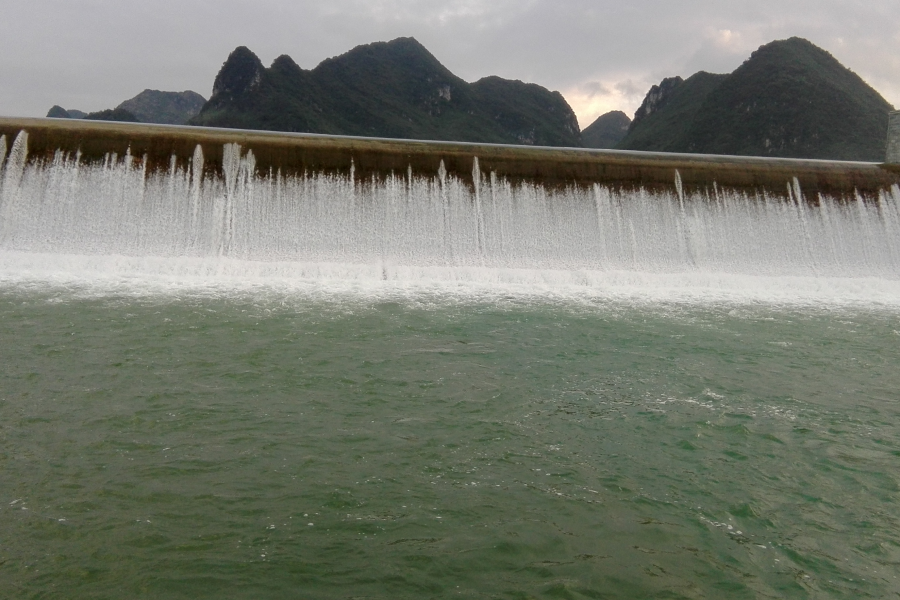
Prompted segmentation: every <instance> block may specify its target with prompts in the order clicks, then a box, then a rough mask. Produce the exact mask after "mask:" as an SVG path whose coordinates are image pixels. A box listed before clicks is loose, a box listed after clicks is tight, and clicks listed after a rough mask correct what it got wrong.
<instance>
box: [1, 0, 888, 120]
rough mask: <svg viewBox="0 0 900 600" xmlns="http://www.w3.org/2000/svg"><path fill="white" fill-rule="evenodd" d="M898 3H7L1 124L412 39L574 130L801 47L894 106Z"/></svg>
mask: <svg viewBox="0 0 900 600" xmlns="http://www.w3.org/2000/svg"><path fill="white" fill-rule="evenodd" d="M896 2H897V0H870V1H869V2H866V3H859V2H855V1H854V2H851V1H845V0H815V1H814V0H793V1H791V0H787V1H786V0H779V1H776V0H757V2H754V3H745V2H742V3H738V2H733V1H728V0H686V1H685V2H679V3H673V2H666V1H663V0H645V1H643V2H631V3H623V2H621V1H620V0H616V1H612V0H492V1H486V0H457V1H453V0H329V1H328V2H318V1H313V0H254V1H250V0H144V1H142V2H139V3H138V2H121V1H119V0H80V1H78V2H72V1H71V0H65V1H63V0H7V1H6V2H5V3H4V11H3V12H4V18H3V19H2V20H0V82H2V85H0V114H7V115H33V116H40V115H43V114H46V111H47V110H48V109H49V108H50V106H52V105H53V104H62V105H63V106H65V107H67V108H80V109H82V110H99V109H103V108H109V107H112V106H115V105H116V104H118V103H119V102H121V101H122V100H124V99H126V98H129V97H131V96H134V95H135V94H137V93H138V92H140V91H141V90H143V89H144V88H147V87H150V88H157V89H166V90H184V89H193V90H196V91H198V92H200V93H201V94H204V95H208V94H209V93H210V88H211V87H212V81H213V79H214V77H215V75H216V73H217V72H218V69H219V67H220V66H221V64H222V62H223V61H224V60H225V58H226V57H227V56H228V53H229V52H230V51H231V50H233V49H234V47H236V46H238V45H247V46H249V47H250V48H251V49H253V50H254V51H255V52H256V53H257V54H258V55H259V56H260V58H261V59H262V60H263V62H266V63H268V62H271V60H273V59H274V58H275V57H276V56H278V55H280V54H289V55H291V56H292V57H293V58H294V59H295V60H296V61H297V62H298V64H300V65H301V66H303V67H305V68H312V67H314V66H315V65H317V64H318V63H319V62H321V61H322V60H323V59H325V58H328V57H330V56H335V55H338V54H341V53H343V52H346V51H347V50H349V49H350V48H352V47H354V46H356V45H359V44H365V43H369V42H373V41H379V40H389V39H393V38H395V37H399V36H414V37H416V38H417V39H418V40H419V41H420V42H422V43H423V44H424V45H425V46H426V47H427V48H428V49H429V50H431V52H432V53H433V54H434V55H435V56H436V57H437V58H438V59H439V60H440V61H441V62H443V63H444V64H445V65H446V66H447V67H448V68H449V69H450V70H451V71H453V72H454V73H456V74H458V75H460V76H461V77H463V78H464V79H467V80H469V81H473V80H476V79H479V78H481V77H484V76H487V75H500V76H501V77H507V78H511V79H521V80H524V81H532V82H535V83H539V84H541V85H544V86H546V87H548V88H550V89H555V90H559V91H561V92H562V93H563V94H564V95H565V96H566V98H567V99H568V100H569V103H570V104H571V105H572V106H573V108H575V110H576V112H577V114H578V116H579V119H580V121H581V122H582V124H583V125H584V124H586V123H585V122H586V121H587V122H590V121H591V120H593V118H594V117H595V116H596V114H598V113H597V111H606V110H612V109H621V110H624V111H625V112H626V113H629V114H631V113H633V112H634V110H635V109H636V108H637V107H638V106H639V105H640V102H641V100H642V99H643V95H644V94H645V93H646V91H647V89H648V88H649V87H650V85H652V84H654V83H658V82H659V81H660V80H661V79H662V78H663V77H668V76H672V75H681V76H682V77H687V76H690V75H691V74H693V73H694V72H696V71H698V70H707V71H713V72H727V71H731V70H733V69H734V68H735V67H737V66H738V65H740V63H741V62H742V61H743V60H744V59H746V58H747V56H749V54H750V52H752V51H753V50H754V49H756V48H757V47H758V46H760V45H762V44H764V43H767V42H769V41H772V40H773V39H782V38H785V37H790V36H792V35H798V36H801V37H806V38H807V39H809V40H811V41H812V42H813V43H815V44H817V45H819V46H821V47H823V48H825V49H826V50H828V51H830V52H831V53H832V54H834V55H835V57H836V58H837V59H838V60H840V61H841V62H842V63H844V64H845V65H847V66H848V67H850V68H851V69H853V70H854V71H856V72H857V73H858V74H860V76H862V77H863V78H864V79H865V80H866V81H868V82H869V83H870V84H871V85H873V86H874V87H875V88H876V89H877V90H879V91H880V92H881V93H882V94H883V95H884V96H885V97H886V98H887V99H888V100H889V101H890V102H892V103H893V104H895V105H900V30H898V26H897V22H898V21H897V18H896V12H897V11H896V8H897V5H896Z"/></svg>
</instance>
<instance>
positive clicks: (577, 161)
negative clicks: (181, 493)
mask: <svg viewBox="0 0 900 600" xmlns="http://www.w3.org/2000/svg"><path fill="white" fill-rule="evenodd" d="M22 130H25V131H27V132H28V134H29V139H28V151H29V157H30V158H31V160H35V159H46V158H50V157H52V156H53V155H54V153H55V152H56V151H57V150H62V151H64V152H68V153H72V154H74V153H75V152H78V151H80V152H81V156H82V161H85V162H92V161H100V160H103V159H104V157H105V156H106V155H107V154H111V153H116V154H118V155H119V156H120V157H121V156H123V155H125V153H126V152H127V151H129V149H130V152H131V154H132V155H133V156H135V157H138V158H140V157H144V156H146V157H147V160H148V163H149V164H148V166H149V167H150V168H151V169H167V168H168V167H169V164H170V160H171V157H172V156H176V157H177V160H178V161H179V163H180V164H183V165H186V164H187V163H188V162H189V161H190V160H191V157H192V156H193V154H194V150H195V148H196V147H197V145H200V146H201V147H202V148H203V153H204V157H205V159H206V165H207V168H209V169H219V168H220V165H221V161H222V155H223V146H224V145H225V144H229V143H237V144H240V145H241V146H242V147H243V149H244V150H245V151H246V150H252V151H253V154H254V156H255V157H256V165H257V170H258V172H260V173H263V174H264V173H267V172H269V170H270V169H271V170H272V172H277V171H278V170H280V171H281V172H282V173H283V174H285V175H289V174H298V173H304V172H341V173H346V172H349V170H350V167H351V164H352V165H353V166H354V169H355V173H356V176H357V177H358V178H361V179H368V178H371V177H372V176H375V177H377V178H383V177H386V176H389V175H390V174H391V173H394V174H396V175H398V176H399V175H405V174H406V173H407V170H408V169H409V168H411V169H412V171H413V173H415V174H416V175H425V176H434V175H436V174H437V172H438V169H439V166H440V164H441V162H442V161H443V163H444V165H445V168H446V169H447V172H448V173H449V174H451V175H455V176H457V177H459V178H461V179H464V180H468V181H471V180H472V169H473V164H474V159H475V158H476V157H477V158H478V161H479V163H480V168H481V171H482V172H483V173H484V174H485V176H488V175H489V174H490V173H491V172H493V173H495V174H496V175H497V176H498V177H500V178H505V179H507V180H510V181H512V182H531V183H534V184H537V185H544V186H551V187H553V186H570V185H592V184H595V183H596V184H601V185H606V186H610V187H614V188H623V189H635V188H646V189H651V190H653V189H673V187H674V181H675V172H676V171H678V173H679V175H680V177H681V180H682V182H683V186H684V189H685V190H686V191H694V190H710V191H711V190H712V188H713V184H714V183H715V184H716V185H718V187H719V188H723V189H734V190H739V191H744V192H747V193H759V192H767V193H770V194H776V195H779V196H782V195H785V192H786V189H787V186H788V185H789V184H790V183H791V182H792V181H793V179H794V178H796V179H797V180H798V182H799V184H800V187H801V189H802V190H803V193H804V194H805V195H807V197H814V196H815V195H816V194H824V195H828V196H831V197H835V198H840V197H852V196H853V195H854V193H855V192H858V193H860V194H862V195H864V196H868V197H875V196H877V194H878V192H879V191H881V190H887V189H890V188H891V186H894V185H900V169H897V168H895V167H894V166H893V165H891V166H887V165H879V164H875V163H859V162H839V161H818V160H795V159H763V158H755V157H733V156H711V155H691V154H666V153H649V152H626V151H609V150H606V151H603V150H584V149H576V148H545V147H531V146H501V145H493V144H468V143H454V142H429V141H416V140H388V139H381V138H355V137H336V136H322V135H314V134H290V133H279V132H266V131H245V130H231V129H213V128H202V127H177V126H165V125H145V124H134V123H110V122H99V121H81V120H74V119H72V120H70V119H25V118H0V135H6V139H7V146H10V145H11V144H12V142H13V140H14V139H15V138H16V136H17V135H18V134H19V132H20V131H22Z"/></svg>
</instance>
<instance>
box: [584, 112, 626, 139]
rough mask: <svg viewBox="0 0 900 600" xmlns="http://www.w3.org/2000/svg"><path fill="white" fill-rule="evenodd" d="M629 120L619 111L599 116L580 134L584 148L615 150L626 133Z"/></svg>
mask: <svg viewBox="0 0 900 600" xmlns="http://www.w3.org/2000/svg"><path fill="white" fill-rule="evenodd" d="M630 125H631V119H629V118H628V115H626V114H625V113H623V112H622V111H621V110H614V111H612V112H608V113H606V114H605V115H600V116H599V117H597V120H596V121H594V122H593V123H591V124H590V125H588V126H587V127H586V128H585V129H584V130H583V131H582V132H581V141H582V142H583V143H584V147H585V148H615V147H616V144H618V143H619V142H620V141H621V140H622V138H624V137H625V135H626V134H627V133H628V127H629V126H630Z"/></svg>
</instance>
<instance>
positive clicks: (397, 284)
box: [0, 119, 900, 600]
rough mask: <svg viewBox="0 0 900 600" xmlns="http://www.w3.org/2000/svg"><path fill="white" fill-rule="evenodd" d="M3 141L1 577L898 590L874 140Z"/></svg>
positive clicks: (119, 137)
mask: <svg viewBox="0 0 900 600" xmlns="http://www.w3.org/2000/svg"><path fill="white" fill-rule="evenodd" d="M0 150H2V152H0V155H2V156H3V162H2V167H0V532H2V533H3V536H0V589H6V590H14V591H13V592H10V593H14V594H15V595H16V596H17V597H34V598H37V597H55V596H56V595H58V594H59V593H60V592H59V591H60V590H62V589H65V590H66V594H65V595H66V597H67V598H71V599H73V600H82V599H84V600H87V599H91V600H96V599H98V598H103V599H106V598H108V599H113V598H121V597H147V598H166V599H169V598H173V599H185V600H188V599H190V600H195V599H197V598H222V597H228V598H235V599H238V600H242V599H246V600H251V599H256V598H260V597H263V598H285V599H287V598H296V597H311V598H336V597H341V598H348V597H385V596H388V595H390V596H391V597H395V598H410V599H413V598H415V599H419V598H445V597H467V598H484V597H509V598H578V599H595V598H622V599H626V600H627V599H632V598H633V599H643V598H698V599H700V598H723V597H725V598H797V599H805V598H841V599H843V598H847V599H851V598H853V599H856V598H884V597H891V596H896V595H897V594H898V593H900V584H898V579H897V578H898V577H900V572H898V568H897V565H898V564H900V562H898V561H900V554H898V545H897V540H898V539H900V522H898V520H897V518H896V516H895V515H897V514H898V512H900V500H898V495H897V490H898V489H900V477H898V473H900V470H898V468H897V461H898V457H900V441H898V440H900V412H898V409H897V392H896V390H897V389H900V371H898V369H897V368H896V366H897V364H900V344H898V339H900V338H898V336H900V187H898V178H900V173H898V171H897V169H896V168H895V166H894V165H891V164H872V163H839V162H830V161H793V160H765V159H752V158H740V157H709V156H692V155H649V154H641V153H619V152H591V151H584V150H577V149H550V148H511V147H500V146H488V145H472V144H439V143H432V142H416V141H397V140H372V139H363V138H326V137H322V136H308V135H299V134H273V133H265V132H262V133H261V132H247V131H228V130H208V129H193V128H169V127H151V126H144V125H123V124H117V123H80V122H78V123H71V122H63V121H47V120H27V119H3V120H0ZM7 541H9V542H7ZM13 541H14V542H13Z"/></svg>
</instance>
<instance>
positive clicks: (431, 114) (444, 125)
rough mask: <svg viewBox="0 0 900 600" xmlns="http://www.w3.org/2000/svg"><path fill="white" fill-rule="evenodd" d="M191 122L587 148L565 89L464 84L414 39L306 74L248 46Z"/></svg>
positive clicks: (364, 49) (353, 54)
mask: <svg viewBox="0 0 900 600" xmlns="http://www.w3.org/2000/svg"><path fill="white" fill-rule="evenodd" d="M191 123H192V124H194V125H205V126H213V127H239V128H248V129H264V130H275V131H297V132H310V133H325V134H343V135H363V136H377V137H388V138H418V139H433V140H456V141H471V142H496V143H507V144H528V145H546V146H581V132H580V130H579V127H578V121H577V119H576V117H575V114H574V112H572V109H571V107H569V105H568V103H567V102H566V101H565V99H564V98H563V97H562V95H561V94H560V93H559V92H551V91H549V90H547V89H545V88H543V87H541V86H538V85H535V84H529V83H523V82H521V81H510V80H507V79H501V78H500V77H486V78H484V79H481V80H479V81H477V82H475V83H467V82H465V81H463V80H462V79H460V78H459V77H457V76H456V75H454V74H453V73H451V72H450V71H449V70H448V69H447V68H446V67H444V66H443V65H442V64H441V63H440V62H438V60H437V59H436V58H435V57H434V56H432V54H431V53H430V52H428V50H426V49H425V48H424V47H423V46H422V45H421V44H420V43H419V42H417V41H416V40H415V39H413V38H398V39H395V40H393V41H391V42H378V43H374V44H367V45H364V46H358V47H356V48H354V49H353V50H351V51H349V52H347V53H346V54H343V55H341V56H338V57H335V58H330V59H328V60H325V61H323V62H322V63H321V64H319V66H317V67H316V68H314V69H312V70H304V69H301V68H300V67H299V66H298V65H297V64H296V63H295V62H294V61H293V60H292V59H291V58H290V57H289V56H280V57H278V58H277V59H275V61H274V62H273V63H272V66H271V67H269V68H268V69H267V68H265V67H264V66H263V65H262V63H261V62H260V60H259V58H258V57H257V56H256V55H255V54H254V53H253V52H251V51H250V50H249V49H248V48H246V47H239V48H237V49H235V50H234V51H233V52H232V53H231V55H230V56H229V57H228V60H227V61H226V62H225V64H224V65H223V66H222V69H221V70H220V71H219V74H218V76H217V77H216V81H215V85H214V87H213V94H212V97H211V98H210V99H209V101H208V102H207V103H206V105H205V106H204V107H203V109H202V110H201V112H200V114H199V115H197V116H196V117H194V118H193V119H192V120H191Z"/></svg>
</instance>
